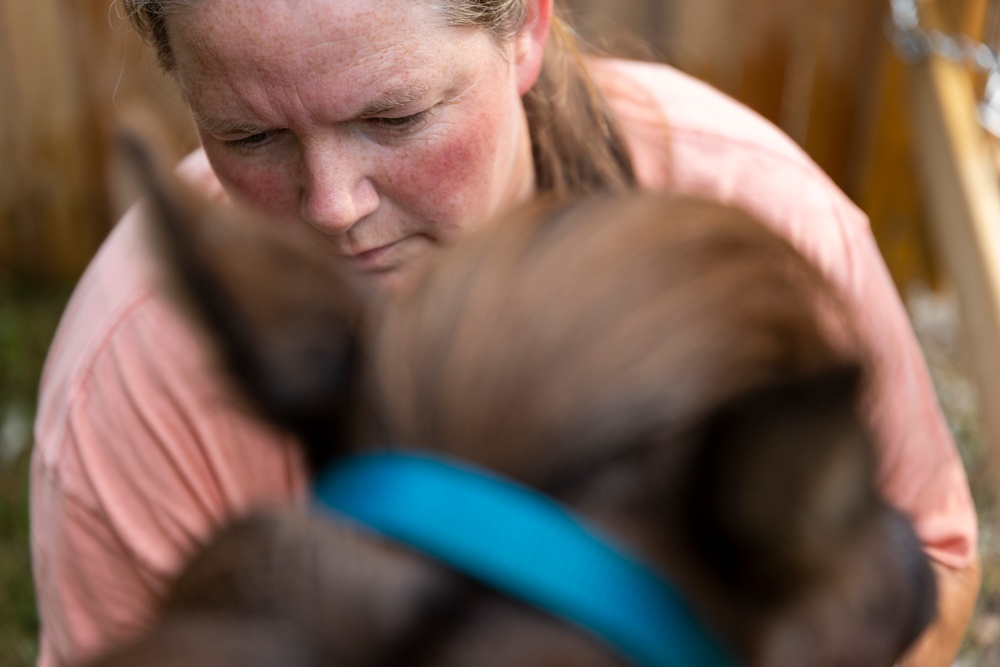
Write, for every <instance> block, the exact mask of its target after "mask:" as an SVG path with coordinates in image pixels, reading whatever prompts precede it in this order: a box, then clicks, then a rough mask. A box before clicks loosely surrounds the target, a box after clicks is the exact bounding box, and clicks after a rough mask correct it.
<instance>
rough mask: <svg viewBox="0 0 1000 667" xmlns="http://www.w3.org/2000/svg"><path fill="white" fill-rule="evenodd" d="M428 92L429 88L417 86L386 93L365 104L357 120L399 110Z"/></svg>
mask: <svg viewBox="0 0 1000 667" xmlns="http://www.w3.org/2000/svg"><path fill="white" fill-rule="evenodd" d="M428 90H430V86H425V85H418V86H411V87H408V88H397V89H394V90H390V91H387V92H385V93H383V94H382V95H379V96H378V97H377V98H375V99H374V100H372V101H371V102H368V103H367V104H365V105H364V107H362V108H361V111H360V112H359V113H358V118H369V117H371V116H378V115H380V114H384V113H388V112H390V111H395V110H396V109H401V108H403V107H405V106H407V105H410V104H413V103H414V102H416V101H418V100H420V99H422V98H423V97H424V96H426V95H427V92H428Z"/></svg>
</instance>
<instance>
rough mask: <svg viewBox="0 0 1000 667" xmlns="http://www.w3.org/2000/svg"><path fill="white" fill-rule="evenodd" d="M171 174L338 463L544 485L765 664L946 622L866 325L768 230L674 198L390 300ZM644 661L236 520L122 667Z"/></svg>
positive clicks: (894, 648) (475, 594)
mask: <svg viewBox="0 0 1000 667" xmlns="http://www.w3.org/2000/svg"><path fill="white" fill-rule="evenodd" d="M140 163H141V164H144V165H146V166H145V169H147V170H148V171H149V172H150V174H151V173H152V170H151V168H150V167H149V163H148V160H147V159H146V158H140ZM149 178H150V181H151V187H152V206H153V208H154V209H155V210H156V211H157V213H158V217H159V218H160V219H161V222H162V227H163V232H164V236H165V238H166V240H167V242H166V246H167V247H168V248H169V254H170V256H171V258H172V260H171V261H173V262H174V264H175V265H176V267H177V272H178V274H179V275H180V276H181V277H182V278H183V280H184V282H185V283H186V284H187V286H188V290H187V291H188V293H189V295H190V296H191V301H192V303H193V305H194V307H195V310H196V311H197V312H198V313H199V315H200V317H201V318H202V319H203V320H204V321H205V322H206V324H207V326H208V329H209V330H210V331H211V332H212V333H213V335H214V336H215V338H216V340H217V341H218V343H219V350H220V353H221V354H222V356H223V357H224V358H225V360H226V361H227V364H228V366H229V368H230V370H231V372H232V373H233V374H234V375H235V376H236V377H237V378H239V380H240V383H241V385H242V386H243V387H244V388H245V390H246V392H247V394H248V395H249V396H250V397H251V398H252V399H253V401H254V403H255V404H256V405H257V406H258V407H259V409H260V410H262V411H263V413H264V414H265V415H266V416H268V417H269V418H270V419H272V420H273V421H275V422H276V423H278V424H280V425H282V426H284V427H286V428H288V429H290V430H292V431H293V432H295V433H296V434H297V435H298V436H299V437H300V439H301V441H302V443H303V446H305V447H307V449H308V451H309V457H310V461H311V462H312V464H313V466H314V469H315V470H319V469H321V468H322V467H323V466H325V465H326V464H328V463H329V462H330V461H334V460H337V459H338V458H339V457H342V456H344V455H347V454H351V453H356V452H362V451H366V450H369V449H372V448H373V447H376V446H385V445H390V446H394V447H401V448H411V449H415V450H425V451H432V452H435V453H439V454H443V455H446V456H449V457H454V458H456V459H460V460H464V461H469V462H473V463H475V464H477V465H481V466H484V467H486V468H489V469H491V470H494V471H497V472H499V473H500V474H502V475H505V476H507V477H509V478H512V479H515V480H518V481H519V482H521V483H523V484H525V485H528V486H531V487H534V488H535V489H539V490H541V491H543V492H544V493H546V494H548V495H549V496H551V497H552V498H555V499H557V500H558V501H559V502H561V503H563V504H564V505H566V506H569V507H571V508H572V509H573V510H574V511H575V512H576V513H577V514H579V515H582V516H584V517H586V518H587V519H588V520H590V521H591V522H593V523H595V524H597V525H599V526H601V527H602V528H603V529H604V530H605V531H606V532H607V533H608V534H610V535H612V536H614V537H615V538H616V539H618V540H621V541H624V542H626V543H628V544H629V545H631V547H632V548H634V549H635V550H637V551H639V552H640V553H641V554H643V556H644V557H645V558H646V559H648V560H649V561H650V562H652V563H654V564H655V566H656V567H657V568H658V569H659V570H660V571H661V572H663V573H665V574H666V576H667V577H669V579H670V580H671V581H672V582H673V583H674V584H675V585H676V587H677V588H678V589H679V590H680V591H681V593H682V594H683V595H684V596H685V598H686V599H687V600H688V601H689V603H690V605H691V607H692V609H694V611H695V612H696V614H697V615H698V616H699V618H700V619H701V620H702V622H703V623H704V624H705V625H706V626H707V627H708V628H710V629H711V631H712V632H714V633H715V634H716V635H717V636H718V637H720V638H721V639H722V640H723V641H724V643H725V644H726V646H728V647H729V649H730V650H731V651H732V652H733V654H734V655H735V656H736V657H737V659H738V661H739V662H740V663H741V664H745V665H754V666H761V667H765V666H766V667H792V666H794V667H801V666H803V665H812V666H817V667H826V666H830V667H832V666H843V667H848V666H849V667H866V666H871V667H886V666H887V665H890V664H892V663H893V662H894V661H895V660H897V659H898V658H899V657H900V655H901V654H902V652H903V651H904V650H905V648H906V647H907V646H908V645H909V643H910V642H911V641H912V640H913V639H915V638H916V637H917V636H918V634H919V633H920V631H921V630H922V629H923V628H924V627H925V626H926V625H927V623H928V622H929V620H930V618H931V615H932V614H933V610H934V608H935V606H934V583H933V577H932V575H931V572H930V569H929V566H928V564H927V562H926V560H925V559H924V557H923V555H922V553H921V552H920V547H919V543H918V541H917V539H916V537H915V536H914V534H913V531H912V529H911V528H910V526H909V524H908V522H907V521H906V520H905V519H904V518H903V517H901V516H900V515H899V514H898V513H896V512H895V511H893V510H892V509H891V508H890V507H888V506H887V505H886V504H885V503H884V502H883V501H882V500H881V499H880V497H879V496H878V494H877V493H876V491H875V485H874V471H875V467H876V462H875V458H874V453H873V448H872V445H871V443H870V441H869V439H868V436H867V434H866V431H865V428H864V426H863V424H862V423H861V422H860V421H859V419H858V417H857V415H856V412H855V408H854V406H855V403H856V400H857V394H858V392H859V390H860V389H861V385H862V384H863V369H861V368H859V367H858V365H857V364H856V363H855V362H854V361H853V359H852V355H851V352H850V348H851V344H850V339H851V335H850V323H849V322H845V321H844V318H843V316H842V315H841V310H840V308H839V307H838V303H837V299H836V298H835V296H834V295H833V294H832V292H831V289H830V288H829V287H828V286H827V285H826V283H825V282H824V281H823V280H822V279H821V278H820V276H819V275H818V274H817V273H816V271H815V270H814V269H813V268H812V267H811V266H810V265H809V264H808V263H807V262H806V261H805V260H803V259H802V258H801V257H800V256H799V255H798V254H797V253H796V252H795V251H794V250H793V249H792V248H791V247H790V246H789V244H788V243H787V242H785V241H784V240H782V239H780V238H778V237H776V236H775V235H774V234H773V233H771V232H770V231H768V230H767V229H765V228H764V227H763V226H762V225H761V224H759V223H758V222H756V221H755V220H753V219H751V218H750V217H748V216H747V215H746V214H744V213H742V212H740V211H738V210H735V209H732V208H728V207H726V206H723V205H720V204H717V203H711V202H706V201H699V200H696V199H691V198H681V197H673V196H670V195H658V196H652V195H645V196H640V195H636V196H632V197H629V198H616V199H606V200H596V201H593V200H592V201H586V202H579V203H576V204H570V205H562V206H559V207H542V208H534V209H531V210H527V211H522V212H521V213H519V214H515V215H511V216H508V217H507V218H506V219H504V220H503V221H501V222H499V223H498V224H497V225H495V226H494V227H493V228H492V229H491V230H489V231H487V232H485V233H482V234H479V235H478V236H476V237H474V238H471V239H469V240H468V242H466V243H463V244H461V245H459V246H456V247H454V248H451V249H449V250H446V251H443V252H442V253H441V256H440V257H439V260H438V261H436V262H435V263H434V265H433V267H432V268H431V270H430V271H429V273H428V274H427V275H426V276H425V277H424V279H423V280H421V281H420V282H419V284H418V285H417V286H416V287H415V288H414V289H412V290H411V291H409V292H407V293H404V294H401V295H398V296H397V297H395V298H392V299H389V300H386V301H382V300H380V299H379V298H377V297H374V296H372V295H366V293H365V292H364V290H363V289H362V288H361V287H360V286H359V285H357V284H355V282H354V280H353V279H352V277H351V276H350V275H349V274H348V273H347V272H346V271H345V270H343V268H342V267H340V266H339V265H338V264H337V262H336V261H335V260H332V259H331V258H330V257H329V256H328V255H327V254H325V253H324V252H323V251H322V250H321V249H319V248H320V247H321V244H318V243H317V242H316V239H315V238H313V237H310V236H309V235H308V233H307V232H305V231H302V232H301V233H299V231H298V230H290V229H288V228H281V229H276V228H274V227H272V226H268V225H267V224H266V223H265V224H258V223H256V222H254V221H251V220H247V219H240V220H233V219H230V217H229V215H228V214H226V213H223V212H219V211H215V210H213V209H211V208H208V207H206V206H205V205H203V204H200V203H198V202H197V201H195V200H193V199H190V198H187V197H185V196H183V195H180V194H179V193H178V192H176V191H175V190H174V189H173V188H170V187H168V186H165V185H162V184H160V182H159V181H158V179H156V178H154V177H152V176H149ZM665 631H667V629H665ZM626 662H627V661H626V660H625V659H624V658H622V657H621V656H620V655H618V654H617V653H615V652H614V651H613V650H611V649H609V648H608V647H606V646H604V645H602V644H601V643H599V642H597V641H595V640H593V639H592V638H591V637H589V636H588V635H587V634H586V633H584V632H581V631H579V630H577V629H575V628H573V627H572V626H571V625H569V624H567V623H565V622H563V621H561V620H560V619H558V618H555V617H553V616H550V615H547V614H545V613H543V612H540V611H537V610H534V609H532V608H530V607H528V606H526V605H524V604H522V603H520V602H519V601H517V600H515V599H510V598H508V597H506V596H504V595H501V594H499V593H497V592H496V591H494V590H491V589H490V587H489V586H486V585H483V584H482V583H477V582H474V581H471V580H469V579H468V578H466V577H465V576H463V575H462V574H460V573H456V572H454V571H452V570H450V569H449V568H448V567H446V566H444V565H442V564H440V563H436V562H434V561H433V560H431V559H428V558H426V557H424V556H421V555H419V554H417V553H414V552H413V551H412V550H410V549H408V548H407V547H406V546H405V545H401V544H395V543H392V542H389V541H387V540H384V539H381V538H377V537H374V536H372V535H371V534H369V533H366V532H363V531H359V530H358V529H356V528H353V527H351V526H350V525H348V524H346V523H341V522H337V521H333V520H330V519H329V518H326V517H321V516H315V515H313V514H310V513H304V512H295V511H290V512H287V513H281V514H272V515H259V516H253V517H248V518H245V519H242V520H240V521H237V522H235V523H233V524H232V525H231V526H230V527H229V528H227V529H225V530H223V531H222V532H221V533H220V534H219V535H218V536H216V537H215V538H214V539H213V540H212V541H211V542H210V543H209V544H208V545H207V546H206V547H205V549H204V550H203V551H202V552H201V553H199V554H198V555H197V556H196V557H195V558H194V560H193V561H192V562H191V563H190V564H189V565H188V567H187V568H186V569H185V571H184V572H183V573H182V574H181V575H180V577H179V579H178V580H177V582H176V583H175V585H174V587H173V589H172V590H171V592H170V594H169V596H168V598H167V599H166V600H165V602H164V605H163V621H162V624H161V625H160V626H159V627H158V628H157V629H155V630H154V631H153V632H152V633H151V634H150V635H149V636H148V637H146V638H145V639H143V640H140V641H139V642H137V643H136V644H134V645H132V646H130V647H127V648H125V649H122V650H121V651H119V652H118V653H116V654H114V655H112V656H108V657H107V658H105V659H104V660H103V661H100V662H99V663H98V664H99V665H100V666H101V667H113V666H115V667H116V666H118V665H163V666H166V665H174V664H177V665H180V664H184V665H207V664H212V665H219V664H223V665H227V664H240V665H255V664H261V665H263V664H268V665H273V664H283V665H285V664H287V665H302V666H311V665H337V666H338V667H352V666H357V667H361V666H369V665H373V666H374V665H398V664H407V665H428V666H430V665H434V666H435V667H441V666H452V665H456V666H457V665H477V666H482V667H492V666H500V665H518V666H531V665H539V666H540V665H574V666H577V667H604V666H610V665H621V664H626Z"/></svg>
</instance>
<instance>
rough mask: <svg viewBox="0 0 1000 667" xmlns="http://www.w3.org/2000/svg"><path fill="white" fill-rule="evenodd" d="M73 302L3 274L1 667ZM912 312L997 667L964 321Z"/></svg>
mask: <svg viewBox="0 0 1000 667" xmlns="http://www.w3.org/2000/svg"><path fill="white" fill-rule="evenodd" d="M68 294H69V289H68V287H67V286H49V287H39V286H38V285H34V284H29V283H25V282H22V281H17V280H14V279H12V278H10V277H9V276H5V275H3V274H2V273H0V665H3V666H4V667H29V666H31V665H34V661H35V657H36V652H37V641H36V637H37V633H38V620H37V617H36V615H35V606H34V597H33V593H32V585H31V573H30V558H29V552H28V518H27V505H28V502H27V498H28V487H27V472H28V460H29V455H30V444H31V422H32V419H33V415H34V410H35V394H36V391H37V386H38V377H39V374H40V372H41V367H42V361H43V359H44V355H45V350H46V349H47V347H48V345H49V342H50V341H51V338H52V335H53V333H54V331H55V326H56V323H57V321H58V317H59V314H60V312H61V311H62V309H63V307H64V306H65V303H66V299H67V297H68ZM907 305H908V307H909V308H910V313H911V316H912V318H913V322H914V328H915V329H916V331H917V334H918V337H919V339H920V341H921V345H922V346H923V348H924V351H925V353H926V355H927V359H928V363H929V365H930V368H931V373H932V375H933V377H934V382H935V386H936V388H937V391H938V396H939V397H940V399H941V403H942V406H943V407H944V411H945V415H946V417H947V418H948V423H949V425H950V427H951V429H952V432H953V433H954V435H955V439H956V441H957V442H958V445H959V448H960V450H961V452H962V456H963V459H964V461H965V464H966V467H967V469H968V470H969V479H970V483H971V485H972V491H973V496H974V497H975V499H976V504H977V507H978V508H979V511H980V525H981V542H980V546H981V551H982V557H983V588H982V594H981V595H980V599H979V603H978V605H977V609H976V614H975V616H974V617H973V621H972V624H971V626H970V629H969V633H968V635H967V637H966V641H965V644H964V647H963V650H962V653H961V655H960V658H959V660H958V662H957V663H956V667H994V666H996V665H1000V548H998V546H1000V532H998V530H997V525H996V514H997V512H996V509H995V504H994V503H995V499H994V496H993V488H994V486H995V485H996V484H995V473H994V469H993V468H991V467H990V466H989V465H987V460H986V452H985V451H984V449H985V448H984V444H983V438H982V433H981V431H980V428H979V422H978V410H977V406H976V389H975V384H974V382H973V380H972V377H971V374H970V373H969V369H970V367H971V361H970V360H969V359H968V358H967V356H966V354H965V345H964V344H963V339H962V329H961V317H960V312H959V308H958V304H957V301H956V299H955V298H954V295H953V294H951V293H950V292H948V291H947V290H940V291H938V292H930V291H928V290H919V289H914V290H912V291H911V292H910V293H909V294H908V295H907Z"/></svg>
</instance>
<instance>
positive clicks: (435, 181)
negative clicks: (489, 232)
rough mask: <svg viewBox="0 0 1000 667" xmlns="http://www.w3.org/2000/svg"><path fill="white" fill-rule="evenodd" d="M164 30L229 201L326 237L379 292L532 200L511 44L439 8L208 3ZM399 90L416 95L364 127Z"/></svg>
mask: <svg viewBox="0 0 1000 667" xmlns="http://www.w3.org/2000/svg"><path fill="white" fill-rule="evenodd" d="M168 34H169V38H170V43H171V47H172V49H173V52H174V56H175V59H176V63H177V77H178V81H179V82H180V84H181V87H182V90H183V91H184V94H185V96H186V97H187V100H188V102H189V104H190V106H191V108H192V111H193V112H194V116H195V120H196V122H197V123H198V125H199V133H200V135H201V139H202V144H203V145H204V147H205V151H206V153H207V155H208V158H209V160H210V161H211V163H212V166H213V168H214V169H215V172H216V173H217V174H218V176H219V179H220V181H221V182H222V184H223V186H224V187H225V188H226V190H227V192H228V193H229V194H230V196H232V197H233V198H234V199H236V200H239V201H242V202H244V203H247V204H249V205H250V206H252V207H253V208H256V209H258V210H260V211H262V212H264V213H266V214H268V215H270V216H272V217H274V218H276V219H279V220H287V221H300V222H306V223H308V224H310V225H312V226H313V227H315V228H317V229H319V230H320V231H322V232H323V233H325V234H327V235H329V238H330V240H331V242H332V244H333V246H334V248H335V250H336V252H337V253H339V254H342V255H345V256H349V257H352V258H353V259H352V260H351V261H352V263H353V264H354V265H355V266H356V267H357V268H358V269H359V270H361V271H363V272H364V273H366V274H369V275H371V277H372V279H373V280H374V281H375V282H376V284H379V285H382V286H387V287H394V286H397V285H399V284H401V283H404V282H405V281H406V280H407V276H409V275H411V273H412V270H413V269H414V268H415V267H416V266H418V265H419V262H420V260H421V259H422V258H423V257H424V256H426V255H427V254H428V253H429V252H430V251H432V250H433V248H435V247H437V246H439V245H442V244H446V243H448V242H449V241H451V240H452V239H454V238H456V237H457V236H459V235H461V234H463V233H466V232H467V231H469V230H471V229H474V228H476V227H478V226H480V225H482V224H484V223H485V222H486V221H487V220H488V219H489V218H490V217H491V216H494V215H495V214H497V213H498V212H500V211H502V210H503V209H504V208H507V207H509V206H511V205H512V204H514V203H516V202H518V201H521V200H523V199H525V198H527V197H528V196H529V195H530V194H531V192H532V190H533V187H534V185H533V184H534V172H533V167H532V162H531V148H530V141H529V138H528V130H527V121H526V119H525V115H524V108H523V105H522V103H521V97H520V96H521V94H522V92H524V91H522V90H519V89H518V88H519V84H518V79H517V67H518V61H517V59H516V58H515V57H514V55H513V48H512V47H511V46H510V45H500V44H498V43H497V42H496V41H495V40H494V39H493V38H492V37H491V36H490V35H489V34H487V33H486V32H484V31H481V30H474V29H468V28H454V27H449V26H446V25H445V24H444V22H443V20H442V17H441V16H440V15H439V14H438V13H437V10H436V8H435V7H434V5H433V4H432V3H429V2H422V1H415V0H336V1H335V2H334V1H331V0H202V1H201V2H197V3H194V5H193V7H191V8H190V9H186V10H184V11H182V12H180V13H178V14H176V15H173V16H172V17H171V18H170V20H169V23H168ZM399 91H404V92H405V91H417V93H415V94H411V95H410V98H413V99H409V98H404V99H406V103H404V104H402V106H398V107H397V108H394V109H390V110H385V111H383V112H380V113H378V114H376V115H375V116H376V117H369V116H361V115H360V114H361V112H362V111H363V110H364V109H365V106H366V105H368V104H371V103H372V102H373V101H375V100H377V99H379V98H382V97H384V96H385V95H386V94H393V93H399ZM422 112H426V113H424V115H423V116H422V117H421V118H420V119H419V121H414V122H413V124H412V125H400V124H396V125H387V124H385V123H383V122H382V119H386V118H388V119H402V118H405V117H408V116H412V115H414V114H420V113H422ZM399 122H400V121H397V123H399ZM253 135H256V136H254V138H253V139H252V140H250V143H248V144H246V145H244V146H240V145H238V144H236V143H234V142H236V141H239V140H244V139H246V138H247V137H250V136H253Z"/></svg>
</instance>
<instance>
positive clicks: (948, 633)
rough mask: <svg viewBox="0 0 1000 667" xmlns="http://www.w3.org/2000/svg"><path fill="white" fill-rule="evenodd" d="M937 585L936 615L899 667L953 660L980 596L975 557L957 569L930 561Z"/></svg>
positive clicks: (941, 665) (935, 666)
mask: <svg viewBox="0 0 1000 667" xmlns="http://www.w3.org/2000/svg"><path fill="white" fill-rule="evenodd" d="M931 566H932V567H933V568H934V573H935V575H936V578H937V586H938V617H937V619H936V620H935V621H934V624H933V625H932V626H931V627H930V628H928V629H927V631H926V632H924V634H923V636H922V637H921V638H920V640H919V641H918V642H917V644H916V645H914V647H913V648H912V649H911V650H910V652H909V654H907V656H906V658H904V659H903V661H902V662H901V663H900V665H901V667H947V666H948V665H951V664H952V662H954V660H955V656H956V655H957V654H958V649H959V646H960V645H961V643H962V637H963V636H964V635H965V629H966V626H968V624H969V619H970V618H971V617H972V611H973V608H974V607H975V606H976V598H977V597H978V595H979V581H980V575H981V573H980V567H979V559H978V558H977V559H976V560H975V561H974V562H973V563H972V564H971V565H968V566H967V567H963V568H960V569H955V568H950V567H948V566H947V565H942V564H940V563H935V562H934V561H931Z"/></svg>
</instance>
